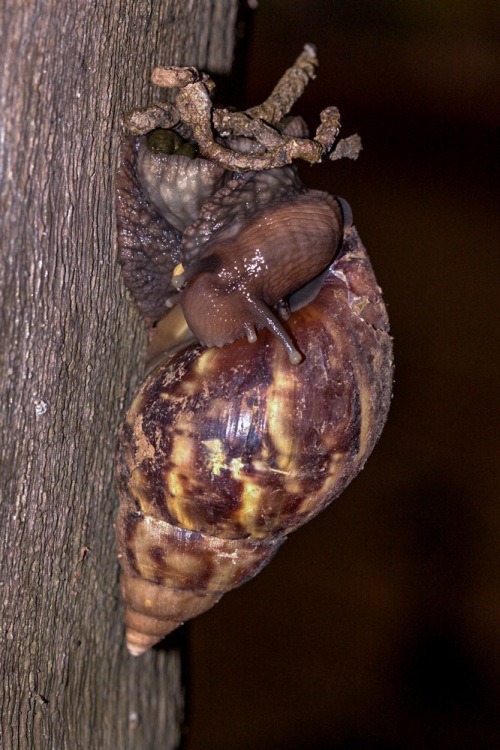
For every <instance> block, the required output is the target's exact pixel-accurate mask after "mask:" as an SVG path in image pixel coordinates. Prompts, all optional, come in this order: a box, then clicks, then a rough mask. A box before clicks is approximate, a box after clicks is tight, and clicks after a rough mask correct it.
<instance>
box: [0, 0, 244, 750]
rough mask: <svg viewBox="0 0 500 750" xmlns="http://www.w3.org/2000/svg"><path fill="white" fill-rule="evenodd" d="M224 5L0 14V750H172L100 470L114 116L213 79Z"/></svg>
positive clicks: (176, 706)
mask: <svg viewBox="0 0 500 750" xmlns="http://www.w3.org/2000/svg"><path fill="white" fill-rule="evenodd" d="M236 12H237V1H236V0H212V2H206V0H189V1H188V2H185V1H184V0H176V1H175V0H151V2H149V3H146V2H144V3H143V2H141V3H131V2H127V1H126V0H121V1H120V0H107V1H106V2H104V3H81V2H78V0H66V2H64V3H41V2H34V3H33V2H27V0H22V1H21V2H13V0H7V1H6V2H5V3H4V4H3V5H2V7H1V9H0V28H2V30H3V38H2V44H1V45H0V50H1V51H0V63H1V68H0V105H1V111H2V114H1V121H2V124H1V125H0V199H1V213H2V223H3V226H2V230H1V243H2V252H1V257H0V290H1V291H0V294H1V305H0V316H1V317H0V337H1V339H2V341H1V349H0V352H1V354H0V382H1V387H2V407H1V413H0V436H1V437H0V443H1V445H0V460H1V462H2V466H1V471H0V602H1V604H0V673H1V676H2V679H1V680H0V747H2V748H4V749H5V750H10V749H12V750H14V748H15V749H16V750H17V748H20V749H21V750H25V749H27V748H56V749H57V750H63V748H71V750H79V748H82V749H83V748H97V747H103V748H120V750H122V749H128V748H131V749H132V748H138V749H139V748H141V749H142V748H148V749H152V750H154V749H155V748H161V749H162V750H165V749H168V748H175V747H177V746H178V743H179V741H180V733H181V722H182V715H183V688H182V683H181V647H180V645H179V643H177V644H175V645H173V644H171V647H170V648H166V649H163V650H154V651H152V652H151V653H149V654H147V655H145V656H144V657H143V658H142V659H134V658H133V657H130V656H129V655H128V654H127V652H126V649H125V645H124V628H123V623H122V608H121V603H120V599H119V592H118V562H117V559H116V546H115V538H114V528H113V524H114V518H115V515H116V512H117V509H118V499H117V492H116V489H115V484H114V478H113V454H114V444H115V438H116V433H117V429H118V426H119V423H120V418H121V416H122V415H123V414H124V412H125V408H126V406H127V405H128V404H129V403H130V401H131V398H132V395H133V392H134V390H135V388H136V386H137V383H138V379H139V377H140V374H141V368H142V361H143V349H144V344H145V340H144V339H145V336H144V326H143V322H142V321H141V319H140V316H139V314H138V312H137V309H136V308H135V306H134V305H133V304H132V302H131V300H130V297H129V295H128V294H126V293H125V291H124V287H123V285H122V281H121V278H120V272H119V268H118V265H117V263H116V245H115V226H114V219H113V190H114V169H115V163H116V153H117V145H118V139H119V136H120V119H121V115H122V113H123V112H124V111H126V110H127V109H131V108H133V107H136V106H144V105H146V104H149V103H151V101H152V100H153V98H154V96H157V92H153V90H152V87H151V86H150V85H149V84H148V81H149V75H150V73H151V71H152V69H153V68H154V67H155V65H158V64H177V65H195V66H197V67H199V68H200V69H203V70H208V71H209V72H214V73H217V72H219V73H224V72H228V70H229V68H230V64H231V57H232V53H233V40H234V26H235V22H236Z"/></svg>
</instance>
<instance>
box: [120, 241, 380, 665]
mask: <svg viewBox="0 0 500 750" xmlns="http://www.w3.org/2000/svg"><path fill="white" fill-rule="evenodd" d="M287 328H288V331H289V333H290V336H291V337H292V338H293V340H294V341H295V342H296V345H297V348H298V349H299V350H300V352H301V353H302V355H303V358H302V361H301V362H300V364H295V365H294V364H291V362H290V360H289V357H288V355H287V352H286V351H285V349H284V348H283V346H282V345H281V343H280V342H279V341H278V339H277V338H276V337H274V336H273V335H272V334H271V333H270V332H269V331H268V330H262V331H260V332H259V335H258V338H257V341H255V342H254V343H249V342H248V341H247V340H246V339H239V340H237V341H235V342H234V343H232V344H230V345H226V346H224V347H222V348H220V349H218V348H210V349H206V348H204V347H203V346H201V345H200V344H198V343H192V344H190V345H188V346H187V347H185V348H183V349H181V350H180V351H177V352H176V353H175V354H173V355H172V356H171V357H170V358H168V359H167V361H166V362H165V363H164V364H162V365H160V366H159V367H157V368H156V369H155V370H154V371H153V372H152V373H151V374H150V375H149V376H148V377H147V379H146V381H145V383H144V384H143V386H142V387H141V389H140V391H139V393H138V394H137V396H136V398H135V400H134V402H133V404H132V406H131V408H130V411H129V412H128V414H127V416H126V419H125V422H124V424H123V425H122V428H121V430H120V435H119V440H118V450H117V476H118V484H119V490H120V498H121V502H120V512H119V518H118V522H117V536H118V545H119V553H120V561H121V565H122V592H123V599H124V603H125V618H126V627H127V644H128V648H129V650H130V652H131V653H132V654H135V655H137V654H140V653H143V652H144V651H146V650H147V649H148V648H150V647H151V646H152V645H153V644H154V643H156V642H158V641H159V640H161V639H162V638H163V637H164V636H165V635H166V634H167V633H169V632H171V631H172V630H174V629H175V628H176V627H178V626H179V625H180V624H182V623H183V622H184V621H186V620H189V619H190V618H192V617H195V616H196V615H198V614H200V613H202V612H204V611H206V610H207V609H209V608H210V607H212V606H213V605H214V604H215V603H216V602H217V601H218V600H219V599H220V597H221V596H222V595H223V594H224V593H225V592H226V591H229V590H230V589H232V588H235V587H236V586H239V585H240V584H242V583H244V582H245V581H246V580H248V579H249V578H251V577H252V576H254V575H255V574H256V573H257V572H258V571H259V570H260V569H261V568H262V567H263V566H264V565H266V563H267V562H268V561H269V560H270V559H271V557H272V556H273V555H274V553H275V552H276V550H277V549H278V547H279V546H280V544H281V543H282V542H283V540H284V539H285V537H286V535H287V534H288V533H290V532H291V531H293V530H294V529H296V528H298V527H299V526H301V525H302V524H304V523H305V522H306V521H308V520H309V519H311V518H312V517H314V516H315V515H316V514H317V513H319V512H320V511H321V510H322V509H323V508H324V507H325V506H326V505H327V504H328V503H330V502H331V501H332V500H333V499H334V498H335V497H337V496H338V495H339V493H340V492H341V491H342V490H343V489H344V488H345V487H346V485H347V484H348V483H349V482H350V481H351V480H352V479H353V478H354V477H355V475H356V474H357V473H358V472H359V471H360V470H361V468H362V467H363V465H364V463H365V461H366V459H367V457H368V456H369V454H370V452H371V451H372V449H373V447H374V445H375V443H376V441H377V439H378V437H379V436H380V433H381V431H382V427H383V425H384V422H385V420H386V416H387V412H388V409H389V402H390V395H391V384H392V343H391V338H390V336H389V334H388V319H387V314H386V310H385V307H384V304H383V301H382V298H381V293H380V289H379V288H378V286H377V283H376V280H375V277H374V274H373V271H372V268H371V265H370V262H369V260H368V257H367V255H366V251H365V249H364V247H363V245H362V244H361V241H360V239H359V236H358V233H357V231H356V229H355V227H354V226H347V227H346V228H344V233H343V240H342V242H341V245H340V249H339V250H338V252H337V255H336V257H335V259H334V260H333V263H332V264H331V265H330V267H329V270H328V271H327V274H326V277H325V279H324V281H323V280H322V284H321V288H320V291H319V293H318V294H317V296H315V298H314V299H313V300H312V301H309V303H308V304H306V305H303V306H302V307H300V309H297V310H296V311H295V312H293V314H292V315H291V317H290V318H289V320H288V321H287Z"/></svg>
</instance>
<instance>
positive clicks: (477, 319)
mask: <svg viewBox="0 0 500 750" xmlns="http://www.w3.org/2000/svg"><path fill="white" fill-rule="evenodd" d="M499 22H500V6H499V4H498V2H484V1H481V0H462V1H461V2H460V1H457V0H448V1H445V0H434V1H433V2H422V1H421V0H405V1H403V0H400V2H395V1H390V0H382V1H380V0H379V1H378V2H373V1H372V2H370V1H368V0H344V1H340V0H337V2H334V1H332V0H324V1H320V2H316V1H314V0H295V1H292V0H261V2H260V3H259V7H258V8H257V9H256V10H255V11H251V10H248V9H246V6H242V16H241V22H240V26H239V29H240V36H241V39H240V41H239V44H238V48H237V56H236V61H235V76H234V77H233V80H232V85H231V88H230V93H231V97H232V99H233V101H234V103H235V104H237V105H238V106H240V107H245V106H251V105H254V104H257V103H258V102H260V101H261V100H263V99H264V98H265V97H266V96H267V94H268V93H269V91H270V90H271V88H272V86H273V85H274V84H275V82H276V81H277V79H278V78H279V76H280V75H281V74H282V72H283V71H284V69H285V68H286V67H287V66H288V65H290V64H291V62H292V61H293V59H294V58H295V57H296V56H297V54H298V53H299V52H300V51H301V49H302V46H303V44H304V43H305V42H313V43H315V44H316V45H317V48H318V54H319V60H320V67H319V70H318V76H317V79H316V81H315V82H313V83H311V84H310V85H309V88H308V90H307V92H306V94H305V95H304V96H303V98H302V100H301V101H300V102H299V103H298V105H296V107H295V110H294V111H295V112H297V113H301V114H303V115H304V116H305V117H306V119H307V121H308V122H309V125H310V126H311V127H312V128H313V129H314V128H315V127H316V125H317V122H318V115H319V111H320V110H321V109H322V108H324V107H325V106H328V105H331V104H335V105H336V106H338V107H339V109H340V111H341V113H342V116H343V130H342V134H343V135H349V134H351V133H353V132H358V133H359V134H360V135H361V137H362V140H363V145H364V150H363V152H362V154H361V156H360V158H359V160H358V161H357V162H350V161H345V162H335V163H333V164H332V163H330V164H326V165H322V166H320V167H309V166H307V165H305V166H303V167H301V173H302V176H303V179H304V181H305V182H306V184H308V185H309V186H310V187H317V188H321V189H324V190H328V191H329V192H331V193H333V194H338V195H342V196H343V197H345V198H346V199H347V200H348V201H349V203H350V204H351V206H352V208H353V213H354V218H355V222H356V225H357V227H358V229H359V231H360V234H361V237H362V239H363V241H364V243H365V245H366V247H367V248H368V252H369V254H370V257H371V260H372V263H373V266H374V268H375V272H376V275H377V278H378V281H379V283H380V285H381V286H382V288H383V290H384V295H385V299H386V302H387V305H388V309H389V314H390V318H391V326H392V327H391V332H392V335H393V336H394V343H395V356H396V380H395V386H394V398H393V403H392V408H391V413H390V415H389V421H388V423H387V426H386V428H385V431H384V433H383V435H382V438H381V440H380V442H379V444H378V446H377V447H376V449H375V451H374V453H373V455H372V456H371V458H370V459H369V461H368V463H367V466H366V468H365V469H364V471H363V472H362V473H361V475H360V476H359V477H358V478H357V479H356V480H355V481H354V482H353V483H352V485H351V486H350V487H349V488H348V489H347V490H346V491H345V492H344V494H343V495H342V496H341V497H340V498H339V499H338V500H337V501H336V502H335V503H334V504H333V505H332V506H330V507H329V508H328V509H327V510H326V511H325V512H324V513H323V514H321V515H320V516H319V517H317V518H316V519H315V520H314V521H312V522H311V523H310V524H309V525H308V526H306V527H304V528H302V529H300V530H299V531H297V532H295V533H294V534H293V535H292V536H291V537H290V538H289V540H288V541H287V542H286V543H285V545H284V547H283V548H282V549H281V551H280V552H279V554H278V555H277V557H276V558H275V559H274V560H273V562H272V563H271V564H270V565H269V567H268V568H266V569H265V570H264V571H263V572H262V573H261V574H260V575H259V576H258V577H257V578H255V579H254V580H253V581H251V582H249V583H247V584H246V585H245V586H244V587H242V588H241V589H238V590H237V591H234V592H232V593H230V594H228V595H227V596H226V597H225V598H224V599H223V600H222V601H221V603H220V604H218V605H217V606H216V607H215V608H214V609H213V610H211V611H210V612H208V613H207V614H205V615H203V616H201V617H200V618H198V619H197V620H195V621H193V622H192V623H191V624H189V625H188V626H186V627H185V628H184V629H183V631H184V632H183V634H182V635H181V637H182V638H183V639H186V640H187V641H188V650H189V654H190V656H189V664H188V668H189V686H188V702H189V713H188V726H189V729H188V734H187V742H186V747H187V748H188V750H247V749H248V750H255V749H257V748H263V749H264V750H268V749H269V750H274V749H276V750H285V749H286V750H299V749H301V748H310V749H311V750H320V749H321V750H326V749H327V748H335V750H347V749H349V750H351V749H354V748H357V749H359V750H364V749H365V748H366V749H368V748H370V749H371V748H377V749H379V748H380V749H381V750H382V749H384V750H385V749H388V750H389V749H393V748H394V749H395V748H404V749H406V748H408V749H409V750H412V749H413V748H415V749H417V748H418V749H419V750H420V749H421V748H426V749H428V748H443V749H444V748H450V749H451V748H453V749H457V748H458V749H461V748H474V749H477V748H497V747H500V720H499V718H498V714H499V707H500V653H499V651H500V649H499V644H500V637H499V623H500V585H499V584H500V576H499V560H498V557H499V555H498V549H499V545H498V542H499V537H500V497H499V495H500V493H499V478H500V476H499V475H500V472H499V447H500V446H499V442H500V441H499V432H498V421H497V413H498V412H497V409H496V407H497V406H498V395H497V394H498V378H497V368H496V366H497V361H498V336H497V328H498V326H497V322H498V309H499V302H498V292H499V287H498V256H499V231H498V230H499V221H498V208H499V201H498V198H499V196H498V188H497V182H498V172H496V171H495V169H494V166H493V165H494V161H495V158H497V157H498V151H497V149H496V133H497V128H498V124H499V99H500V96H499V94H500V86H499V83H500V81H499V75H498V73H499V71H498V67H496V68H495V59H496V60H497V61H498V53H499V38H500V37H499V33H498V32H499Z"/></svg>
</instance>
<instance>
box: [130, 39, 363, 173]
mask: <svg viewBox="0 0 500 750" xmlns="http://www.w3.org/2000/svg"><path fill="white" fill-rule="evenodd" d="M317 65H318V60H317V57H316V49H315V47H314V46H313V45H312V44H306V45H305V47H304V50H303V51H302V53H301V54H300V55H299V57H298V58H297V59H296V60H295V62H294V64H293V65H292V67H291V68H289V69H288V70H287V71H286V72H285V73H284V75H283V76H282V77H281V79H280V80H279V81H278V83H277V85H276V86H275V88H274V89H273V91H272V93H271V95H270V96H269V98H268V99H267V100H266V101H265V102H263V103H262V104H260V105H259V106H257V107H252V108H251V109H247V110H246V111H245V112H230V111H229V110H227V109H219V108H215V107H214V106H213V104H212V101H211V99H210V94H211V93H212V92H213V91H214V88H215V84H214V82H213V81H212V80H211V78H210V77H209V76H208V75H206V74H205V73H200V72H199V71H198V70H197V69H196V68H181V67H175V66H171V67H158V68H155V70H154V71H153V74H152V76H151V80H152V82H153V83H154V84H156V85H157V86H161V87H162V88H178V89H179V92H178V94H177V96H176V98H175V102H174V104H168V103H158V104H156V105H154V106H152V107H148V108H146V109H143V110H135V111H134V112H132V113H130V114H129V115H128V117H127V118H126V126H127V129H128V131H129V132H130V133H133V134H136V135H140V134H143V133H147V132H149V131H150V130H153V129H154V128H158V127H162V128H175V127H181V128H182V127H183V126H184V127H185V126H187V127H188V129H189V132H190V134H191V136H192V138H193V139H194V140H195V141H196V143H197V144H198V148H199V151H200V154H201V155H202V156H203V157H205V158H206V159H209V160H210V161H213V162H215V163H217V164H219V165H220V166H222V167H224V168H225V169H229V170H234V171H244V170H249V169H251V170H255V171H260V170H262V169H271V168H273V167H282V166H284V165H285V164H290V163H291V162H292V161H293V160H294V159H304V160H305V161H308V162H310V163H311V164H315V163H317V162H320V161H322V160H323V159H325V158H329V159H332V160H334V159H340V158H343V157H347V158H350V159H356V158H357V156H358V154H359V152H360V150H361V140H360V138H359V136H358V135H353V136H350V137H349V138H345V139H341V140H337V138H338V134H339V131H340V113H339V111H338V109H337V107H327V108H326V109H324V110H323V111H322V112H321V115H320V118H321V124H320V125H319V127H318V128H317V130H316V134H315V136H314V138H312V139H309V138H302V137H298V136H297V135H287V134H285V133H284V132H283V129H284V123H283V118H284V117H285V116H286V115H287V114H288V113H289V111H290V109H291V108H292V106H293V105H294V104H295V102H296V101H297V99H298V98H299V97H300V96H301V94H302V93H303V91H304V89H305V87H306V85H307V84H308V83H309V81H310V80H312V79H313V78H314V77H315V70H316V67H317ZM234 136H244V137H247V138H251V139H252V141H253V142H254V144H255V148H254V149H252V150H251V152H250V153H241V152H240V151H237V150H234V149H233V148H231V145H230V143H228V142H227V141H226V142H224V141H223V140H222V139H223V138H227V137H234ZM221 141H222V142H221Z"/></svg>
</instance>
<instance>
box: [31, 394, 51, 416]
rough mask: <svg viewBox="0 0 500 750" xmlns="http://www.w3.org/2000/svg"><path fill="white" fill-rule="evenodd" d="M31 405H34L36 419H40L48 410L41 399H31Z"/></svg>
mask: <svg viewBox="0 0 500 750" xmlns="http://www.w3.org/2000/svg"><path fill="white" fill-rule="evenodd" d="M33 403H34V404H35V414H36V416H37V417H41V416H42V414H45V412H46V411H47V409H48V408H49V407H48V404H46V403H45V401H42V399H41V398H35V399H33Z"/></svg>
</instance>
